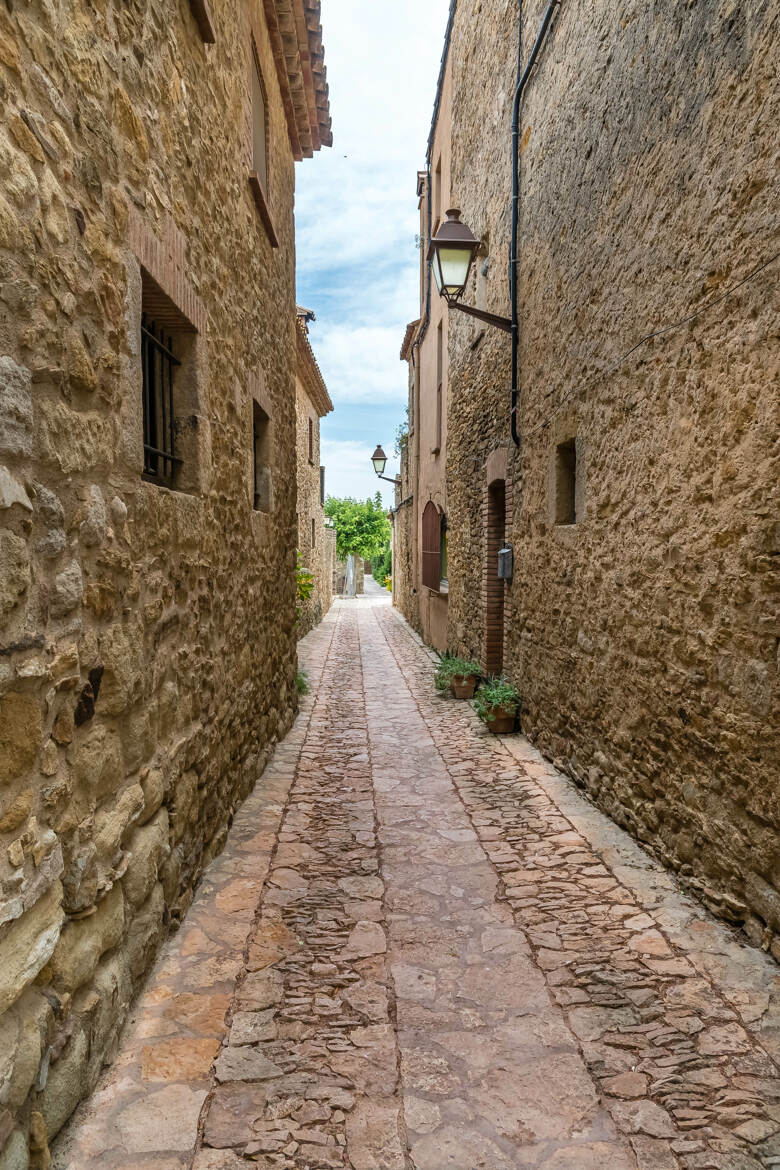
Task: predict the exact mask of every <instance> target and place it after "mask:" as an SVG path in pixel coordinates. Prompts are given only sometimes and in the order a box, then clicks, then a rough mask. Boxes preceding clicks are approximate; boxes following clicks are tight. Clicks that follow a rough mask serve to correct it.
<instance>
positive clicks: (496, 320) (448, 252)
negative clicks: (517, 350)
mask: <svg viewBox="0 0 780 1170" xmlns="http://www.w3.org/2000/svg"><path fill="white" fill-rule="evenodd" d="M479 247H480V243H479V240H478V239H477V237H476V236H475V235H474V233H473V232H472V230H471V228H470V227H469V226H468V225H467V224H465V223H461V221H460V212H459V211H458V209H457V207H451V208H450V209H449V211H448V212H447V218H446V220H445V221H444V223H443V224H442V225H441V227H440V228H439V230H438V232H437V233H436V235H435V236H434V237H433V239H432V240H431V243H430V247H429V248H428V259H429V260H430V262H431V268H432V270H433V278H434V280H435V281H436V287H437V289H438V290H439V293H440V294H441V296H443V297H444V299H445V301H446V302H447V304H448V305H449V306H450V308H451V309H459V310H460V311H461V313H466V314H468V316H469V317H476V318H477V320H478V321H485V322H486V323H487V324H488V325H496V326H497V327H498V328H499V329H503V330H505V332H507V333H511V332H512V322H511V320H510V319H509V317H500V316H499V315H498V314H497V313H488V312H487V311H486V310H485V309H475V308H473V307H472V306H471V305H464V304H462V303H461V300H460V298H461V297H462V296H463V294H464V292H465V291H466V285H467V283H468V279H469V273H470V272H471V265H472V264H473V262H474V257H475V256H476V254H477V252H478V251H479Z"/></svg>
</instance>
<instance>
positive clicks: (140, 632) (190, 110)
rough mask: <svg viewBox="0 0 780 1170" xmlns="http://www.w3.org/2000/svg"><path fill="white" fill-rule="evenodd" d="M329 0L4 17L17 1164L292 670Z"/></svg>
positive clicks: (5, 459)
mask: <svg viewBox="0 0 780 1170" xmlns="http://www.w3.org/2000/svg"><path fill="white" fill-rule="evenodd" d="M318 13H319V2H318V0H265V3H260V0H221V2H220V3H219V4H218V5H210V4H209V3H208V2H207V0H191V3H185V2H182V3H180V4H176V5H162V4H160V3H155V2H152V3H146V4H126V3H123V2H121V0H107V2H105V0H104V2H103V3H100V4H91V3H87V2H86V0H74V2H73V3H70V4H67V5H52V4H48V3H44V2H43V0H32V2H31V3H28V4H24V5H19V4H16V5H10V4H9V5H5V6H3V9H2V12H0V111H1V113H2V119H1V120H0V1167H2V1170H10V1168H13V1170H18V1168H24V1167H26V1166H27V1165H28V1145H29V1149H30V1155H29V1157H30V1159H31V1165H32V1166H34V1167H43V1166H46V1165H48V1160H47V1159H48V1152H47V1150H48V1145H47V1143H48V1142H49V1140H50V1139H51V1138H52V1136H53V1135H54V1134H56V1132H57V1131H58V1130H59V1129H60V1128H61V1126H62V1125H63V1123H64V1122H65V1120H66V1119H67V1117H68V1116H69V1114H70V1113H71V1111H72V1110H73V1108H74V1107H75V1105H76V1103H77V1102H78V1100H79V1098H80V1097H81V1096H82V1095H83V1094H84V1093H86V1092H87V1091H89V1089H90V1088H91V1087H92V1086H93V1085H94V1083H95V1080H96V1078H97V1076H98V1073H99V1071H100V1068H101V1065H102V1064H103V1063H104V1062H105V1061H106V1060H107V1059H110V1057H111V1053H112V1051H113V1048H114V1046H115V1043H116V1039H117V1034H118V1031H119V1029H120V1027H121V1025H122V1022H123V1020H124V1018H125V1016H126V1014H127V1010H128V1004H129V1003H130V1000H131V997H132V996H133V994H134V991H135V989H136V988H137V987H138V985H139V983H140V982H141V980H142V979H143V976H144V973H145V971H146V970H147V969H148V967H149V965H150V963H151V961H152V959H153V957H154V954H155V951H156V948H157V946H158V943H159V942H160V940H161V939H162V937H163V935H164V933H165V931H166V930H167V929H168V928H169V926H170V925H171V924H173V923H176V922H177V921H178V920H179V919H180V918H181V916H182V914H183V913H184V912H185V910H186V909H187V906H188V905H189V902H190V900H191V898H192V894H193V886H194V884H195V882H196V881H197V879H198V876H199V875H200V873H201V872H202V870H203V867H204V866H205V865H206V864H207V863H208V861H209V860H210V859H211V858H212V857H213V856H214V855H215V854H216V853H217V852H218V851H219V850H220V848H221V847H222V844H223V842H224V840H225V835H226V833H227V829H228V826H229V824H230V820H231V817H232V814H233V811H234V809H235V807H236V805H237V804H238V802H239V801H240V800H241V799H242V798H243V797H244V796H245V795H246V794H247V793H248V792H249V790H250V789H251V788H252V786H253V785H254V784H255V782H256V781H257V779H258V777H259V776H260V774H261V773H262V770H263V767H264V764H265V761H266V760H267V758H268V756H269V753H270V751H271V749H272V746H273V744H274V742H275V741H276V739H277V738H278V737H279V736H281V735H282V734H283V733H284V732H285V731H286V729H287V728H288V727H289V725H290V722H291V720H292V717H293V713H294V709H295V704H296V692H295V672H296V651H295V646H296V635H295V585H294V566H295V538H296V527H295V508H296V506H295V426H296V416H295V377H296V346H297V335H296V325H295V289H294V262H295V249H294V219H293V190H294V164H295V160H296V159H300V158H302V157H303V156H310V155H311V154H312V152H313V151H315V150H318V149H319V148H320V146H322V145H327V144H329V143H330V141H331V132H330V119H329V113H328V94H327V86H326V83H325V71H324V66H323V50H322V41H321V30H320V26H319V19H318Z"/></svg>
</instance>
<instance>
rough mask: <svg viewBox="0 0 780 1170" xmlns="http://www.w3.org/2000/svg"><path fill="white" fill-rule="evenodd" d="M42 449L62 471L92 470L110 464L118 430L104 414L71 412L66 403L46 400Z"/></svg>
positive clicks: (42, 403)
mask: <svg viewBox="0 0 780 1170" xmlns="http://www.w3.org/2000/svg"><path fill="white" fill-rule="evenodd" d="M40 411H41V432H40V435H41V447H42V449H43V452H44V454H45V456H46V458H47V459H49V460H50V461H51V462H52V463H54V464H55V465H56V466H57V467H58V468H59V470H60V471H61V472H63V473H64V474H65V475H69V474H71V473H72V472H74V471H88V470H91V469H92V468H94V467H100V466H106V465H108V464H109V463H110V462H111V460H112V458H113V454H114V449H115V443H116V438H115V428H114V424H113V422H112V420H111V419H110V418H106V417H104V416H103V415H100V414H95V413H89V412H80V411H75V410H71V409H70V407H68V406H66V404H65V403H64V402H59V401H57V402H52V401H51V400H49V399H46V398H44V399H42V400H41V403H40Z"/></svg>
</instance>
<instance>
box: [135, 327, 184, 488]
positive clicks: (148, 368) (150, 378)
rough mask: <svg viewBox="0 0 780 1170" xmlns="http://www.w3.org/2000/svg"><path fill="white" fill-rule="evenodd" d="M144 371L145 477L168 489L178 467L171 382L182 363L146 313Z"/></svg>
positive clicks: (143, 337)
mask: <svg viewBox="0 0 780 1170" xmlns="http://www.w3.org/2000/svg"><path fill="white" fill-rule="evenodd" d="M141 365H142V369H143V410H144V476H145V477H146V478H147V479H150V480H152V481H153V482H154V483H160V484H165V485H166V486H167V487H170V486H171V485H172V483H173V475H174V471H175V469H176V466H177V464H179V463H181V459H179V458H178V457H177V455H176V450H175V444H174V430H175V418H174V410H173V382H174V376H175V370H176V367H177V366H179V365H181V362H180V361H179V360H178V358H177V357H176V356H175V355H174V353H173V339H172V338H171V337H170V335H169V336H168V337H166V336H165V334H164V333H163V332H162V330H161V329H158V327H157V325H156V324H155V322H154V321H152V320H151V319H150V318H149V317H148V316H147V315H146V313H144V314H143V316H142V318H141Z"/></svg>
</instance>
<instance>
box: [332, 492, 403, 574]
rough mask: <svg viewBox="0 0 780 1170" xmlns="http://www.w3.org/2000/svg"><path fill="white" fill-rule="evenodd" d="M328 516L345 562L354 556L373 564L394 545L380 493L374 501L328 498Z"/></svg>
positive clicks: (339, 552)
mask: <svg viewBox="0 0 780 1170" xmlns="http://www.w3.org/2000/svg"><path fill="white" fill-rule="evenodd" d="M325 515H326V516H329V517H330V518H331V519H332V521H333V527H334V528H335V529H336V555H337V556H338V558H339V560H341V561H343V560H345V558H346V557H347V556H349V554H350V553H354V555H355V556H358V557H363V559H364V560H367V561H368V560H371V558H372V557H375V556H379V554H380V553H381V552H382V550H383V549H384V548H385V547H386V546H388V545H389V542H390V521H389V520H388V519H387V515H386V513H385V509H384V507H383V505H382V496H381V493H380V492H377V493H376V495H375V496H374V498H373V500H365V501H361V500H353V499H351V498H349V497H348V498H346V499H343V500H339V499H337V498H336V497H335V496H328V498H327V500H326V501H325Z"/></svg>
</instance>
